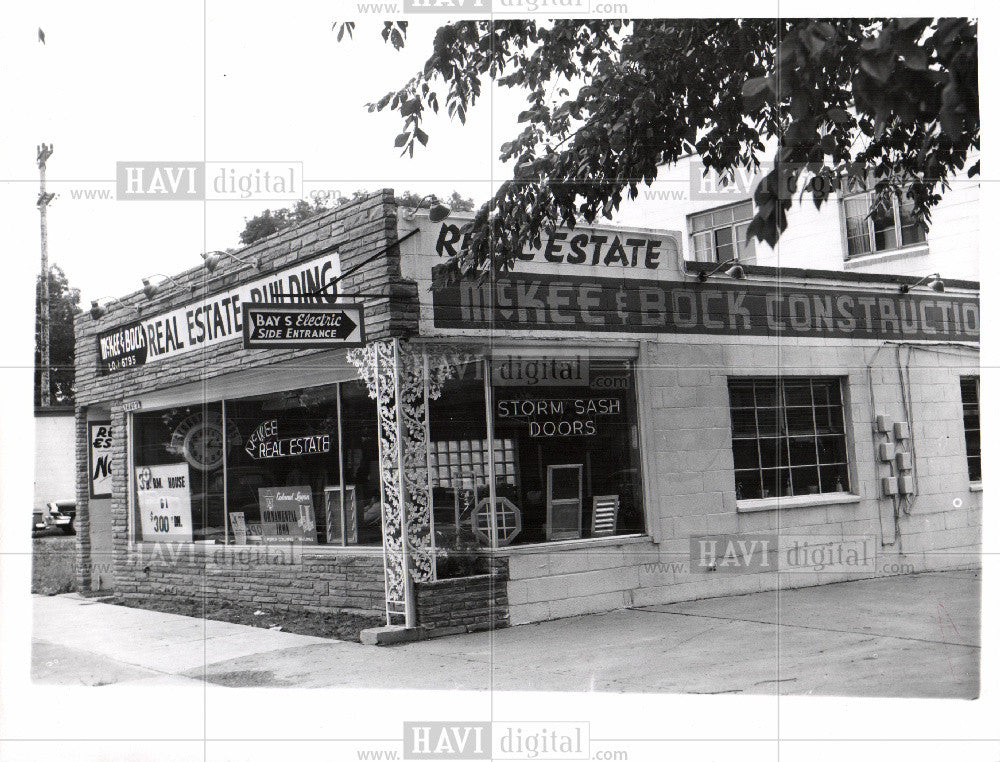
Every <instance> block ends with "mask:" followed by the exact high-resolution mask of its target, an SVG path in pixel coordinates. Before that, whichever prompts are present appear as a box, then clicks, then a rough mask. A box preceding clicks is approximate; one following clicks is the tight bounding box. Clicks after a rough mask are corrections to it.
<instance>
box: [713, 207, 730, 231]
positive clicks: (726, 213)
mask: <svg viewBox="0 0 1000 762" xmlns="http://www.w3.org/2000/svg"><path fill="white" fill-rule="evenodd" d="M732 222H733V210H732V208H729V209H720V210H719V211H717V212H714V213H713V214H712V227H714V228H718V227H723V226H726V227H728V226H729V225H731V224H732Z"/></svg>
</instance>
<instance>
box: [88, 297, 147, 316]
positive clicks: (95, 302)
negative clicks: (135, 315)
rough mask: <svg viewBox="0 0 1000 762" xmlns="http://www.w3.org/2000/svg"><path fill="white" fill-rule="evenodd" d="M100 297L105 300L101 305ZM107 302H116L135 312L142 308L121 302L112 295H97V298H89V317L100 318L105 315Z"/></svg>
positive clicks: (140, 310)
mask: <svg viewBox="0 0 1000 762" xmlns="http://www.w3.org/2000/svg"><path fill="white" fill-rule="evenodd" d="M102 299H103V300H105V304H104V306H103V307H102V306H101V305H100V301H101V300H102ZM109 302H116V303H117V304H120V305H121V306H122V307H125V308H131V309H134V310H135V311H136V312H142V308H141V307H140V306H139V305H136V304H125V302H123V301H122V300H121V299H118V298H116V297H114V296H102V297H99V298H98V299H91V301H90V317H92V318H93V319H94V320H100V319H101V318H102V317H104V316H105V315H107V314H108V303H109Z"/></svg>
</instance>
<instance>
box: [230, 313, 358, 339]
mask: <svg viewBox="0 0 1000 762" xmlns="http://www.w3.org/2000/svg"><path fill="white" fill-rule="evenodd" d="M288 315H296V316H302V315H308V316H311V317H312V320H311V321H307V322H305V323H299V322H298V320H297V319H293V320H292V324H291V325H288V324H286V323H285V320H284V319H285V317H286V316H288ZM250 317H251V320H250V334H249V337H250V338H251V339H255V338H259V334H260V333H261V331H264V330H268V331H275V332H277V333H278V335H277V336H276V335H274V334H269V335H268V336H267V337H266V339H278V340H280V338H279V336H280V337H281V338H284V337H286V336H287V335H288V334H287V332H288V331H290V330H295V331H301V332H303V333H304V334H308V333H309V332H310V331H324V332H328V333H326V337H327V338H336V339H346V338H347V337H348V336H350V335H351V334H352V333H354V331H355V329H356V328H357V327H358V324H357V323H356V322H354V321H353V320H352V319H351V316H350V315H348V314H347V313H346V312H343V311H339V312H309V311H307V310H304V311H302V312H300V313H290V312H287V311H282V312H277V311H275V312H269V311H264V310H261V311H257V310H254V311H253V312H252V313H251V316H250ZM266 339H265V340H266Z"/></svg>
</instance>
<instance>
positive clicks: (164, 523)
mask: <svg viewBox="0 0 1000 762" xmlns="http://www.w3.org/2000/svg"><path fill="white" fill-rule="evenodd" d="M135 483H136V497H137V499H138V503H139V519H140V522H141V524H142V539H143V540H145V541H147V542H150V541H152V542H190V541H191V491H190V490H191V474H190V471H189V468H188V464H187V463H169V464H166V465H160V466H139V467H137V468H136V469H135Z"/></svg>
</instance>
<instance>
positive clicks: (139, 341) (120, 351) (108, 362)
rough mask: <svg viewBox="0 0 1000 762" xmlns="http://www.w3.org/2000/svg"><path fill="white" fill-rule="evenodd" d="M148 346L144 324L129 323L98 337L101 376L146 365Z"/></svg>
mask: <svg viewBox="0 0 1000 762" xmlns="http://www.w3.org/2000/svg"><path fill="white" fill-rule="evenodd" d="M147 353H148V345H147V343H146V331H145V329H144V328H143V325H142V323H129V324H128V325H123V326H121V327H119V328H115V329H114V330H113V331H107V332H105V333H102V334H101V335H100V336H98V337H97V357H98V358H99V362H98V365H99V366H100V368H101V375H103V376H106V375H108V374H109V373H117V372H118V371H121V370H127V369H129V368H137V367H139V366H140V365H145V364H146V355H147Z"/></svg>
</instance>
